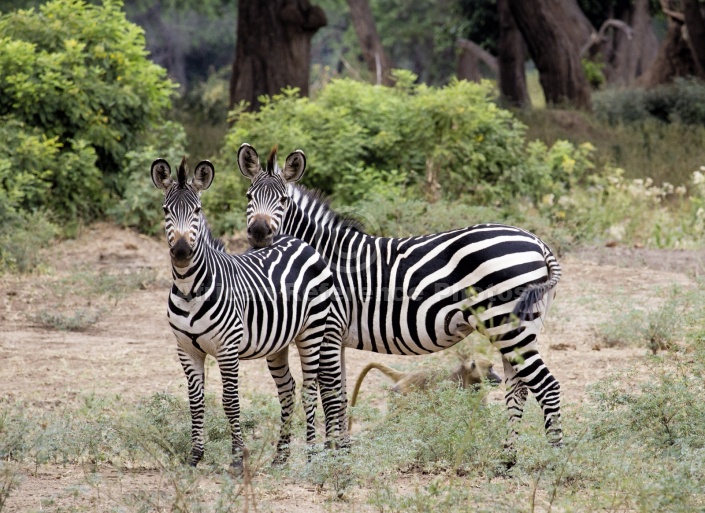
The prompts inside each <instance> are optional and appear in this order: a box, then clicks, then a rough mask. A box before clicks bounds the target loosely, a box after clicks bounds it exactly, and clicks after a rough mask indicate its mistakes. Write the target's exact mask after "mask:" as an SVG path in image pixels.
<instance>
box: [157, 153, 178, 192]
mask: <svg viewBox="0 0 705 513" xmlns="http://www.w3.org/2000/svg"><path fill="white" fill-rule="evenodd" d="M152 182H153V183H154V186H155V187H156V188H157V189H161V190H163V191H164V192H166V190H167V189H168V188H169V187H170V186H171V184H172V183H174V180H173V179H172V178H171V167H170V166H169V163H168V162H167V161H166V160H164V159H157V160H155V161H154V162H152Z"/></svg>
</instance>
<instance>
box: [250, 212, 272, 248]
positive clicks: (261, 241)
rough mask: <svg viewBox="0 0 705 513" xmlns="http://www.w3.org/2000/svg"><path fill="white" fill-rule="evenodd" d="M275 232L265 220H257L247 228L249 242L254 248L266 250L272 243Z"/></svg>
mask: <svg viewBox="0 0 705 513" xmlns="http://www.w3.org/2000/svg"><path fill="white" fill-rule="evenodd" d="M273 238H274V231H273V230H272V227H271V226H270V224H269V223H268V222H267V221H266V220H265V219H263V218H261V217H260V218H255V219H254V220H253V221H252V223H250V226H248V227H247V241H248V242H249V243H250V245H251V246H252V247H253V248H266V247H267V246H269V245H270V244H271V243H272V239H273Z"/></svg>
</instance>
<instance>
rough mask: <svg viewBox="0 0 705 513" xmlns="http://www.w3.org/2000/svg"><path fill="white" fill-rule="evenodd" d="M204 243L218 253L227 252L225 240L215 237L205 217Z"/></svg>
mask: <svg viewBox="0 0 705 513" xmlns="http://www.w3.org/2000/svg"><path fill="white" fill-rule="evenodd" d="M203 241H204V242H205V243H206V244H207V245H208V246H209V247H211V248H213V249H215V250H216V251H223V252H225V242H223V239H220V238H218V237H214V236H213V232H212V231H211V227H210V225H209V224H208V220H207V219H206V217H205V216H203Z"/></svg>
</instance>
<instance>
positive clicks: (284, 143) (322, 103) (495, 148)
mask: <svg viewBox="0 0 705 513" xmlns="http://www.w3.org/2000/svg"><path fill="white" fill-rule="evenodd" d="M396 77H397V85H396V86H395V87H392V88H390V87H379V86H372V85H369V84H365V83H362V82H356V81H353V80H347V79H341V80H333V81H332V82H331V83H329V84H328V85H327V86H326V87H325V88H324V89H323V90H322V91H321V92H320V93H319V95H318V96H317V98H315V99H308V98H299V97H298V95H297V93H296V91H294V90H288V91H285V92H283V93H282V94H281V95H277V96H274V97H273V98H271V99H265V100H264V104H263V106H262V108H261V110H260V111H259V112H255V113H248V112H245V111H244V110H243V109H239V110H236V111H235V112H234V113H233V117H232V121H233V123H234V125H233V129H232V130H231V132H230V133H229V134H228V137H227V139H226V144H225V149H224V160H225V162H226V163H227V167H228V168H229V169H230V168H232V169H234V168H235V166H236V154H237V149H238V148H239V146H240V144H242V142H245V141H247V142H249V143H250V144H252V145H253V146H255V147H256V148H258V149H259V151H260V153H263V154H265V156H266V152H267V151H268V150H269V148H271V147H273V146H274V145H275V144H278V145H279V150H280V152H281V153H283V154H286V153H288V152H289V151H292V150H294V149H296V148H301V149H303V150H304V151H305V152H306V155H307V160H308V162H309V171H308V172H307V178H306V183H307V184H308V185H309V186H310V187H312V188H318V189H321V190H323V191H324V192H326V193H329V194H333V196H334V197H335V198H336V199H339V200H340V201H342V202H345V203H350V202H351V201H353V200H355V199H360V198H362V197H364V196H365V195H366V193H367V192H368V191H369V188H368V186H369V181H368V180H366V179H365V175H367V176H369V174H370V173H375V174H377V175H378V177H377V178H376V181H377V182H378V183H380V182H381V183H384V182H386V183H388V184H391V185H392V186H394V185H395V184H397V185H398V184H400V183H414V182H417V181H418V180H419V178H420V177H421V176H424V175H425V173H426V170H427V169H428V168H433V169H435V170H437V173H438V180H439V181H440V182H441V183H442V184H443V186H444V187H448V190H449V191H452V194H453V195H457V194H458V193H463V192H471V191H473V190H475V189H477V188H481V187H483V186H484V185H485V184H486V183H490V184H493V183H496V182H497V181H498V180H500V178H502V177H503V176H505V175H507V174H510V173H511V172H512V171H513V170H514V169H515V168H516V167H517V166H518V165H519V164H520V163H521V162H522V159H523V157H524V152H523V142H524V141H523V134H524V127H523V126H522V125H521V124H520V123H518V122H517V121H516V120H515V119H514V117H513V116H512V115H511V114H510V113H509V112H508V111H505V110H502V109H499V108H498V107H497V106H496V105H495V104H494V103H493V101H492V100H493V98H494V93H493V90H492V87H491V85H490V84H489V83H483V84H474V83H469V82H464V81H453V82H451V84H449V85H448V86H446V87H442V88H434V87H427V86H424V85H415V84H414V79H415V77H414V76H413V75H412V74H410V73H408V72H401V71H399V72H397V75H396ZM360 176H362V177H363V179H362V180H360V179H359V177H360Z"/></svg>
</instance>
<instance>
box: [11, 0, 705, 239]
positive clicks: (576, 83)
mask: <svg viewBox="0 0 705 513" xmlns="http://www.w3.org/2000/svg"><path fill="white" fill-rule="evenodd" d="M551 5H560V8H556V9H550V8H549V7H550V6H551ZM6 6H7V7H6V10H5V11H4V12H3V14H2V16H0V38H2V45H1V46H0V116H1V117H2V119H3V126H2V129H0V130H1V131H2V132H3V137H2V140H1V141H0V152H1V153H2V154H3V156H5V157H6V158H5V159H3V162H4V163H3V164H2V165H0V195H2V197H3V201H2V204H3V207H2V208H3V209H4V211H5V212H6V213H8V215H10V213H12V215H13V216H15V217H14V218H15V219H24V217H23V216H25V215H32V216H36V215H37V213H41V215H43V216H45V219H46V220H48V221H49V222H56V221H62V222H63V223H65V221H66V220H69V221H70V222H69V223H68V224H64V226H66V227H70V226H74V225H75V224H76V223H79V224H80V223H81V222H84V221H85V220H91V219H95V218H96V217H97V218H101V217H103V216H106V215H107V216H110V217H112V218H114V219H116V220H117V221H118V222H120V223H123V224H126V225H129V226H135V227H138V228H139V229H141V230H143V231H146V232H149V233H154V232H156V231H158V230H159V226H160V218H159V215H158V214H159V212H158V211H157V210H155V209H154V208H153V205H152V202H153V201H155V200H156V198H157V195H156V192H155V191H153V190H152V189H151V185H150V183H149V181H147V180H144V177H143V171H144V169H146V168H147V167H148V165H149V162H150V161H151V160H152V159H153V158H154V157H155V156H156V155H160V156H169V157H171V158H173V159H179V158H180V157H181V156H182V155H183V154H186V153H189V154H191V155H192V157H193V159H194V160H195V159H198V158H209V159H211V160H213V161H214V162H215V163H216V167H217V168H218V170H219V175H220V173H222V174H223V176H224V177H225V178H222V179H219V183H221V184H222V190H221V191H220V192H214V193H213V194H211V195H210V196H209V198H207V199H206V203H207V204H208V203H210V205H211V206H213V207H214V208H216V209H217V211H218V212H219V213H220V214H219V216H218V217H217V218H215V219H213V222H214V226H215V228H216V230H217V231H220V232H222V231H229V230H232V229H237V228H238V227H241V226H242V222H243V219H244V216H242V215H241V214H242V212H241V209H242V206H243V203H244V194H243V191H244V188H245V186H246V183H245V182H243V181H241V180H240V178H239V176H238V175H236V174H233V173H231V171H233V170H234V169H235V165H234V162H235V161H234V157H233V155H234V153H235V151H236V150H237V147H238V146H239V144H241V143H242V142H243V141H246V140H247V141H248V142H251V143H253V144H255V145H257V146H258V147H263V146H264V147H270V146H273V145H275V144H279V145H280V152H286V151H290V150H291V149H294V148H302V149H304V151H306V152H307V154H308V155H309V163H310V170H309V173H308V175H307V180H308V184H309V185H310V186H312V187H316V188H319V189H321V190H323V191H324V192H326V193H327V194H329V195H331V196H332V197H333V199H334V201H336V202H338V203H339V204H344V205H361V204H369V202H371V201H373V200H374V198H378V197H386V198H403V199H404V200H405V201H407V204H408V205H411V204H418V205H432V204H434V203H436V202H439V204H440V205H446V203H444V202H459V203H461V204H472V205H480V206H482V207H483V208H490V209H494V210H492V213H491V214H487V215H489V216H490V217H491V218H492V219H497V220H503V219H511V218H513V216H519V219H518V221H521V220H522V219H523V217H524V215H525V212H531V211H538V212H539V213H540V215H541V216H548V219H549V221H550V222H551V223H553V224H554V225H556V224H558V225H560V224H563V223H566V222H567V220H566V218H565V217H562V216H565V215H566V212H567V211H568V210H569V209H570V208H573V207H575V206H576V205H579V204H580V201H581V200H578V199H577V198H573V199H572V200H571V199H568V198H570V197H572V196H573V195H575V194H578V192H577V191H578V190H579V189H581V188H584V187H590V186H595V184H598V183H599V184H601V185H599V187H601V189H600V190H601V191H602V192H601V194H602V193H607V191H610V190H611V191H613V192H614V189H611V188H609V187H607V186H606V183H608V182H609V180H608V178H607V177H610V176H611V177H612V179H613V180H616V182H615V183H622V181H623V180H624V177H625V176H626V177H640V176H644V175H645V174H647V175H648V176H652V177H654V178H655V179H656V183H657V184H660V183H661V182H663V181H669V182H673V183H675V184H676V185H688V183H689V181H690V180H691V174H692V172H693V170H696V169H698V166H699V165H701V162H700V156H699V155H698V154H697V153H695V154H694V153H693V152H685V151H684V152H681V154H679V153H678V150H677V148H684V147H686V148H687V147H689V141H697V140H698V138H699V137H701V136H702V131H701V130H702V126H703V124H705V113H704V112H703V107H702V106H703V105H705V101H703V100H704V98H705V92H704V91H705V89H704V87H703V85H702V83H701V82H700V79H701V77H702V73H701V71H702V70H701V67H702V66H701V61H700V57H701V52H702V49H703V47H702V46H701V45H700V38H699V35H700V32H699V29H700V28H702V27H703V26H705V25H703V24H702V21H703V19H705V18H704V17H703V16H702V14H703V10H704V6H703V4H702V3H698V2H695V4H694V3H693V2H691V1H690V0H683V1H682V2H679V1H676V0H672V1H670V2H666V1H665V0H664V2H655V1H651V0H613V1H610V2H595V1H593V0H579V1H578V0H567V1H565V2H561V3H559V4H555V2H547V0H537V1H536V2H535V3H533V4H532V5H531V7H530V9H527V4H526V3H525V2H519V1H515V0H438V1H436V2H426V3H423V2H422V3H419V2H411V1H409V0H346V1H343V0H320V1H319V2H317V3H312V2H310V1H308V0H301V1H296V2H294V1H293V0H275V1H272V2H267V3H266V4H265V3H257V2H251V1H247V0H240V2H239V3H238V2H235V1H234V0H207V1H201V2H193V1H192V0H179V1H177V0H173V1H166V0H128V1H127V2H126V3H125V4H123V3H121V2H119V1H112V0H108V1H105V2H102V3H96V4H92V3H85V2H81V1H77V0H53V1H51V2H47V3H41V2H37V1H34V0H13V2H12V3H8V4H6ZM129 20H131V21H129ZM683 34H686V36H687V37H685V36H683ZM684 37H685V39H684ZM703 44H705V43H703ZM669 56H670V57H669ZM532 57H533V59H532ZM394 69H397V70H398V71H394ZM167 77H169V78H167ZM458 79H469V80H471V81H475V82H478V83H477V84H472V83H469V82H466V81H462V80H458ZM482 80H486V81H485V82H481V81H482ZM376 84H386V85H388V86H390V87H381V86H380V85H376ZM617 86H619V87H617ZM530 104H533V105H534V106H535V107H537V108H534V109H533V110H531V109H526V108H525V109H523V110H515V111H509V110H504V109H503V108H501V106H523V107H529V106H530ZM544 104H547V106H548V107H551V108H552V110H551V109H544V108H543V106H544ZM566 107H567V109H566ZM576 107H577V108H578V109H583V110H584V111H590V110H594V113H593V114H587V113H580V112H578V111H575V110H572V109H574V108H576ZM229 112H230V114H228V113H229ZM626 125H631V128H628V127H627V126H626ZM686 125H688V126H691V127H695V128H692V129H688V130H683V129H682V127H684V126H686ZM537 138H538V139H540V141H535V139H537ZM584 143H585V144H584ZM674 162H678V163H679V164H680V165H679V166H678V167H674V164H673V163H674ZM622 169H623V170H622ZM605 180H608V182H604V181H605ZM618 189H619V188H618ZM561 198H563V199H561ZM691 199H692V198H691ZM559 201H562V202H563V203H559ZM413 202H418V203H413ZM519 205H524V206H525V207H521V208H519V209H518V210H517V206H519ZM694 205H695V204H694V203H693V204H692V205H689V206H688V208H687V210H688V211H689V212H691V207H693V208H694ZM446 206H447V205H446ZM424 208H425V207H424ZM581 208H582V207H581ZM508 209H509V210H508ZM527 209H528V210H527ZM695 210H696V211H697V209H695ZM691 213H692V212H691ZM395 215H396V214H395ZM689 215H690V214H689ZM18 216H19V217H18ZM382 217H383V218H385V219H388V220H389V219H393V217H394V216H391V217H390V216H389V215H387V214H382ZM578 218H580V215H578V214H576V217H574V219H573V221H574V222H576V223H578V224H581V223H583V224H584V223H587V222H588V220H587V219H581V220H579V221H578V220H577V219H578ZM398 219H400V218H399V217H398V216H397V220H398ZM483 220H488V219H483ZM613 220H614V219H613V217H611V216H607V217H606V219H605V220H603V221H601V223H602V224H599V223H598V224H599V226H600V227H599V228H598V227H591V228H589V229H588V228H581V230H584V232H585V233H581V234H580V235H576V234H575V233H573V234H572V235H571V236H570V238H575V239H576V240H577V239H579V238H581V237H586V236H590V237H592V236H596V234H597V233H599V230H601V229H606V225H607V224H608V223H609V222H612V221H613ZM18 222H19V221H18ZM692 226H693V227H695V226H696V224H693V225H692ZM697 226H699V225H697ZM571 229H572V228H571ZM49 231H51V230H49ZM410 231H411V233H413V232H414V230H410ZM586 233H589V234H590V235H586Z"/></svg>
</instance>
